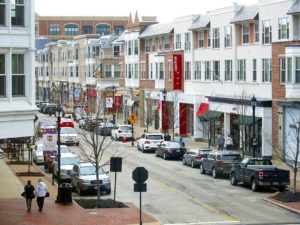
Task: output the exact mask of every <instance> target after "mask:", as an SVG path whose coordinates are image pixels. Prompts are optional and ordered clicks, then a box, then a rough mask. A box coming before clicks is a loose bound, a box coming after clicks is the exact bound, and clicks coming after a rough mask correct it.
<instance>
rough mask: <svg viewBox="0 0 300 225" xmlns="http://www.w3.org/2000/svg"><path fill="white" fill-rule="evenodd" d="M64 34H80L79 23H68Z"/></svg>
mask: <svg viewBox="0 0 300 225" xmlns="http://www.w3.org/2000/svg"><path fill="white" fill-rule="evenodd" d="M64 30H65V31H64V34H65V35H78V34H79V30H78V25H77V24H66V25H65V28H64Z"/></svg>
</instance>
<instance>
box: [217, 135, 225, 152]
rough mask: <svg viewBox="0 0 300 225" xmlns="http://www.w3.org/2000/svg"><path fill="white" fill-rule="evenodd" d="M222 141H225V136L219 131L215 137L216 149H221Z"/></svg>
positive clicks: (222, 146)
mask: <svg viewBox="0 0 300 225" xmlns="http://www.w3.org/2000/svg"><path fill="white" fill-rule="evenodd" d="M224 143H225V138H224V135H223V134H222V133H219V135H218V137H217V145H218V150H219V151H222V150H223V148H224Z"/></svg>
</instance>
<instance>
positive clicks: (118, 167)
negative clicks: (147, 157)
mask: <svg viewBox="0 0 300 225" xmlns="http://www.w3.org/2000/svg"><path fill="white" fill-rule="evenodd" d="M110 172H122V158H121V157H111V158H110Z"/></svg>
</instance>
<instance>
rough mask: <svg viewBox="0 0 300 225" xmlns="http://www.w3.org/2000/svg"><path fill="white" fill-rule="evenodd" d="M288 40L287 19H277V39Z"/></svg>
mask: <svg viewBox="0 0 300 225" xmlns="http://www.w3.org/2000/svg"><path fill="white" fill-rule="evenodd" d="M288 38H289V19H288V18H287V17H285V18H279V19H278V39H279V40H281V39H288Z"/></svg>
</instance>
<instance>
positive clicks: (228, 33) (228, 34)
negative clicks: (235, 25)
mask: <svg viewBox="0 0 300 225" xmlns="http://www.w3.org/2000/svg"><path fill="white" fill-rule="evenodd" d="M224 33H225V34H224V36H225V40H224V43H225V48H228V47H231V45H232V32H231V26H227V27H225V30H224Z"/></svg>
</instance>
